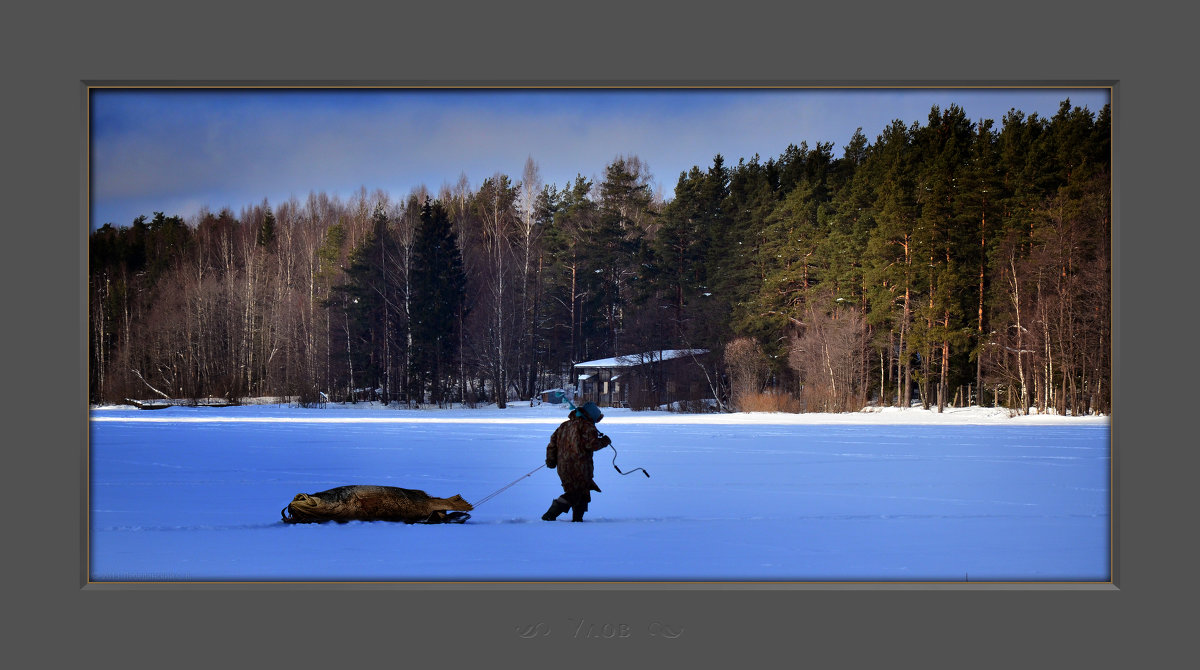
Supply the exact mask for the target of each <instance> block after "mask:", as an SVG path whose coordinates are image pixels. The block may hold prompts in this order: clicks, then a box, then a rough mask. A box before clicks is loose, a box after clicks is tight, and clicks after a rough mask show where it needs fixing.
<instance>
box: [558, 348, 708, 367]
mask: <svg viewBox="0 0 1200 670" xmlns="http://www.w3.org/2000/svg"><path fill="white" fill-rule="evenodd" d="M706 353H708V349H662V350H658V351H647V352H644V353H641V354H625V355H624V356H616V357H614V358H600V359H597V360H594V361H584V362H582V363H576V364H575V367H577V368H628V367H634V366H636V365H643V364H645V363H654V362H658V361H669V360H671V359H672V358H680V357H683V356H691V355H694V354H695V355H698V354H706Z"/></svg>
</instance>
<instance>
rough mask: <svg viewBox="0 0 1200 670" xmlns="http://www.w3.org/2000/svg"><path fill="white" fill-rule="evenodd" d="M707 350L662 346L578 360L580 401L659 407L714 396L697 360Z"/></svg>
mask: <svg viewBox="0 0 1200 670" xmlns="http://www.w3.org/2000/svg"><path fill="white" fill-rule="evenodd" d="M708 355H709V352H708V350H706V349H662V350H655V351H647V352H642V353H637V354H627V355H624V356H615V357H613V358H602V359H598V360H594V361H584V362H582V363H576V364H575V366H574V371H575V379H576V389H575V392H576V397H577V398H578V402H580V403H583V402H587V401H589V400H590V401H592V402H594V403H596V404H597V405H599V406H601V407H632V408H634V409H647V408H656V407H659V406H661V405H666V404H670V403H673V402H681V401H685V402H691V401H699V400H701V399H703V398H707V397H709V396H711V395H712V392H711V391H710V390H709V386H708V382H707V380H706V378H705V375H704V371H703V369H701V367H700V366H699V365H697V361H698V360H700V361H704V362H707V361H706V357H707V356H708Z"/></svg>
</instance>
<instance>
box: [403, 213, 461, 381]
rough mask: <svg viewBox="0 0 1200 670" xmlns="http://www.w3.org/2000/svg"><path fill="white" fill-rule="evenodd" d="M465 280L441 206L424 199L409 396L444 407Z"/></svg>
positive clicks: (416, 247) (415, 263)
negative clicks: (410, 394) (411, 388)
mask: <svg viewBox="0 0 1200 670" xmlns="http://www.w3.org/2000/svg"><path fill="white" fill-rule="evenodd" d="M465 298H466V276H465V274H464V273H463V262H462V254H461V252H460V250H459V247H458V239H457V235H455V233H454V231H453V229H452V227H451V224H450V216H449V214H448V213H447V212H446V209H445V208H444V207H443V206H442V204H441V203H440V202H430V201H429V200H426V201H425V204H424V206H422V208H421V219H420V223H419V225H418V227H417V232H416V241H415V243H414V245H413V286H412V308H413V310H412V311H413V322H412V334H413V351H412V357H411V361H412V362H411V365H412V370H411V373H410V375H411V379H412V385H413V395H414V397H416V398H417V399H421V398H423V397H425V394H426V392H427V391H428V394H429V399H430V401H432V402H435V403H442V402H444V401H445V400H446V399H447V398H448V394H447V383H446V382H447V378H448V377H449V376H450V375H451V373H452V370H453V367H452V364H453V362H454V359H455V355H456V354H457V352H458V333H457V329H458V324H459V322H460V321H461V316H462V311H463V310H464V309H465V307H466V304H465V302H466V301H465Z"/></svg>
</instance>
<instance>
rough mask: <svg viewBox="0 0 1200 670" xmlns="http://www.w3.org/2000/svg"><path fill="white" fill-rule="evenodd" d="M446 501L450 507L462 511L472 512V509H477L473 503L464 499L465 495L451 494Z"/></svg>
mask: <svg viewBox="0 0 1200 670" xmlns="http://www.w3.org/2000/svg"><path fill="white" fill-rule="evenodd" d="M446 502H447V503H449V507H450V509H452V510H458V511H460V512H470V511H471V510H473V509H475V507H474V506H472V505H471V503H469V502H467V501H466V500H463V497H462V496H460V495H454V496H450V497H449V498H446Z"/></svg>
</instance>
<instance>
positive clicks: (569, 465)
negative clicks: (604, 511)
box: [546, 417, 612, 493]
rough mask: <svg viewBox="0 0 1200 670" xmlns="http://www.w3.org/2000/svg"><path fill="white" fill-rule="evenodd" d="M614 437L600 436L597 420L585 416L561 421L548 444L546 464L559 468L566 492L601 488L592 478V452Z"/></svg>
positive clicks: (608, 442) (604, 445)
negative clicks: (593, 420)
mask: <svg viewBox="0 0 1200 670" xmlns="http://www.w3.org/2000/svg"><path fill="white" fill-rule="evenodd" d="M611 442H612V440H609V439H608V437H607V436H605V437H603V438H602V437H601V436H600V431H598V430H596V424H594V423H592V422H591V421H590V420H588V419H586V418H582V417H573V418H570V419H568V420H566V421H564V422H563V423H562V425H560V426H559V427H558V428H557V429H555V431H554V434H553V435H551V436H550V444H548V445H546V467H548V468H557V469H558V478H559V479H560V480H562V485H563V491H565V492H567V493H572V492H583V491H589V490H591V491H599V490H600V487H599V486H596V482H595V481H593V479H592V453H593V452H595V451H599V450H600V449H603V448H604V447H606V446H608V445H609V444H610V443H611Z"/></svg>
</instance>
